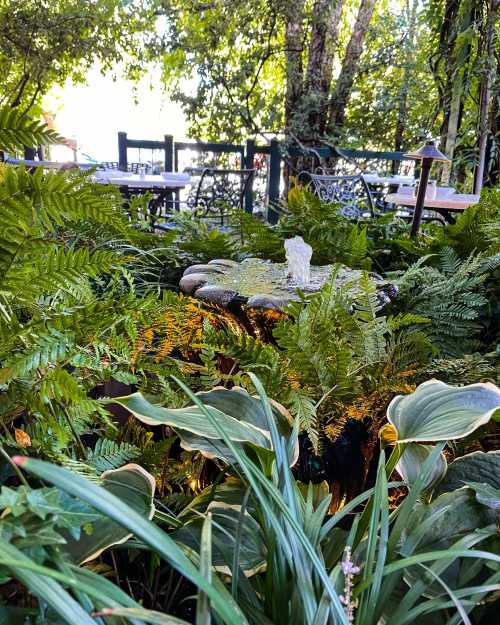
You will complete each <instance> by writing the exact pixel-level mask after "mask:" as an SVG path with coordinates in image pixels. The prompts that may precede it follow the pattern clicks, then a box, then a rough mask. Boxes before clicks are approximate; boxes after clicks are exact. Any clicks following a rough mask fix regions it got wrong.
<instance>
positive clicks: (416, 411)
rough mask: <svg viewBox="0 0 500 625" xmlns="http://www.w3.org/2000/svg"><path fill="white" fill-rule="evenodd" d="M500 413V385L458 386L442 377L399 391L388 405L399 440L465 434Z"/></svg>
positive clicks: (423, 440) (430, 438) (390, 420)
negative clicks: (407, 392) (412, 388)
mask: <svg viewBox="0 0 500 625" xmlns="http://www.w3.org/2000/svg"><path fill="white" fill-rule="evenodd" d="M498 415H500V389H499V388H498V387H497V386H495V385H494V384H490V383H486V384H469V385H468V386H461V387H456V386H449V385H448V384H445V383H444V382H440V381H439V380H429V381H428V382H424V383H423V384H420V386H418V388H417V390H416V391H415V392H414V393H412V394H411V395H398V396H397V397H395V398H394V399H393V400H392V401H391V403H390V404H389V407H388V409H387V417H388V419H389V422H390V424H391V425H392V426H393V427H394V428H395V430H396V432H397V440H398V442H399V443H403V442H404V443H409V442H426V441H444V440H449V439H457V438H464V437H465V436H468V435H469V434H471V433H472V432H474V430H476V429H477V428H478V427H480V426H481V425H484V424H485V423H488V421H489V420H490V419H491V418H495V417H496V416H498Z"/></svg>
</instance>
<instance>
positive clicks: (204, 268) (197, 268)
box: [182, 265, 224, 276]
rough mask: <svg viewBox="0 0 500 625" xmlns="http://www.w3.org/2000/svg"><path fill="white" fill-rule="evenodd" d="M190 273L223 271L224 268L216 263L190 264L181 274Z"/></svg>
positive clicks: (187, 274) (186, 274)
mask: <svg viewBox="0 0 500 625" xmlns="http://www.w3.org/2000/svg"><path fill="white" fill-rule="evenodd" d="M192 273H224V270H223V269H222V267H217V265H191V267H188V268H187V269H186V270H185V271H184V273H183V274H182V275H183V276H189V275H190V274H192Z"/></svg>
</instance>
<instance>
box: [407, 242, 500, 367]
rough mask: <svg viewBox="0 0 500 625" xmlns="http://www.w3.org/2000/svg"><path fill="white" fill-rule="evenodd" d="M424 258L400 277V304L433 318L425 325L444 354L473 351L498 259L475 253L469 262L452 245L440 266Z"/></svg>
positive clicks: (434, 342)
mask: <svg viewBox="0 0 500 625" xmlns="http://www.w3.org/2000/svg"><path fill="white" fill-rule="evenodd" d="M430 259H431V257H430V256H426V257H424V258H422V259H420V260H419V261H418V262H417V263H415V264H414V265H413V266H412V267H410V268H409V269H408V270H407V271H406V272H405V273H404V274H402V275H401V276H400V277H399V278H397V279H396V284H397V285H398V287H399V295H398V299H397V301H396V306H397V307H398V308H401V309H402V310H404V311H409V312H411V313H412V314H416V315H418V316H421V317H425V318H427V319H429V320H430V322H429V323H428V324H426V325H425V326H422V332H424V333H425V334H426V335H427V336H428V337H429V339H430V340H431V342H432V343H433V345H435V346H436V347H437V348H438V350H439V351H440V353H441V354H442V355H443V356H457V355H460V354H464V353H466V352H467V351H473V350H474V349H475V348H476V347H477V345H478V338H479V333H480V331H481V325H480V323H479V316H480V314H481V312H482V311H483V310H484V308H485V306H486V305H487V299H486V297H485V296H484V294H483V293H484V290H485V288H484V282H485V280H486V278H487V275H488V272H489V271H491V270H492V268H493V267H496V266H498V262H499V261H498V259H488V260H484V259H483V258H482V257H481V256H475V255H471V256H470V257H469V258H467V259H466V260H465V261H462V260H460V259H459V258H458V256H457V254H456V253H455V252H454V251H453V250H451V249H450V248H445V249H443V250H442V251H441V253H440V255H439V264H438V266H437V267H432V266H429V265H428V264H427V263H428V261H429V260H430Z"/></svg>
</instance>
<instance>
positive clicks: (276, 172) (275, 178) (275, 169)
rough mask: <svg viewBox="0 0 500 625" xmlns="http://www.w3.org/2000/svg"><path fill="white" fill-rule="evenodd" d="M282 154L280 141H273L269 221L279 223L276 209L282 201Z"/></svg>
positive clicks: (270, 155)
mask: <svg viewBox="0 0 500 625" xmlns="http://www.w3.org/2000/svg"><path fill="white" fill-rule="evenodd" d="M280 179H281V153H280V144H279V141H278V139H271V145H270V150H269V198H268V204H269V206H268V216H267V220H268V221H269V223H271V224H275V223H278V218H279V212H278V210H277V208H276V205H277V203H278V202H279V199H280Z"/></svg>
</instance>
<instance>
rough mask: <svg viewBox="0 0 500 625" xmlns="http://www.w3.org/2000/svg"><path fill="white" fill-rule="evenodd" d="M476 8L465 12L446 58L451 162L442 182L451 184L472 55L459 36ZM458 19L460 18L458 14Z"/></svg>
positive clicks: (446, 134) (445, 140) (446, 138)
mask: <svg viewBox="0 0 500 625" xmlns="http://www.w3.org/2000/svg"><path fill="white" fill-rule="evenodd" d="M473 12H474V9H473V7H469V9H468V10H467V11H466V12H465V14H463V15H462V17H461V20H462V21H461V24H458V25H457V27H456V28H455V29H453V30H454V31H455V32H454V34H453V51H452V54H451V55H450V57H448V58H447V59H445V62H446V64H447V68H448V70H447V72H448V76H449V79H448V85H449V93H448V101H449V103H450V104H449V109H448V115H447V126H446V128H443V139H442V141H443V149H444V153H445V154H446V155H447V156H448V158H449V159H450V163H447V164H445V165H443V169H442V173H441V182H442V183H443V184H445V185H448V184H450V177H451V171H452V161H453V156H454V154H455V147H456V144H457V139H458V136H459V132H460V125H461V121H462V113H463V98H464V92H465V88H466V83H467V75H466V69H464V68H466V64H467V60H468V58H469V56H470V52H471V46H470V43H468V42H463V41H462V38H460V37H458V36H457V33H458V34H462V33H464V32H465V31H467V30H468V29H469V28H470V27H471V24H472V22H473V19H474V14H473ZM456 19H460V15H459V14H457V16H456Z"/></svg>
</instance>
